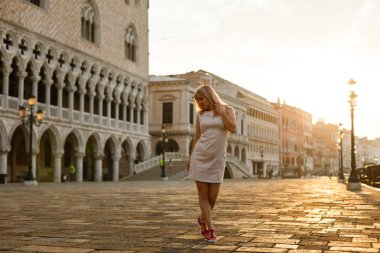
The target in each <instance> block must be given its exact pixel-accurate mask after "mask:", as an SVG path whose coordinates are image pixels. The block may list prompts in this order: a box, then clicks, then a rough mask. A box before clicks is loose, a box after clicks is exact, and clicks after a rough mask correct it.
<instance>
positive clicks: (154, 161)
mask: <svg viewBox="0 0 380 253" xmlns="http://www.w3.org/2000/svg"><path fill="white" fill-rule="evenodd" d="M161 158H162V156H155V157H153V158H151V159H149V160H146V161H143V162H141V163H139V164H136V165H135V167H134V171H135V173H136V174H140V173H141V172H144V171H146V170H149V169H151V168H153V167H154V166H157V165H159V164H160V159H161Z"/></svg>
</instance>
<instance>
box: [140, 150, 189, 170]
mask: <svg viewBox="0 0 380 253" xmlns="http://www.w3.org/2000/svg"><path fill="white" fill-rule="evenodd" d="M161 158H162V155H159V156H155V157H153V158H151V159H149V160H146V161H143V162H141V163H139V164H136V165H135V168H134V170H135V172H136V174H139V173H142V172H144V171H146V170H149V169H151V168H153V167H154V166H157V165H159V164H160V159H161ZM170 159H171V160H172V161H187V160H188V159H189V155H187V154H183V153H177V152H165V161H166V163H167V162H168V161H169V160H170Z"/></svg>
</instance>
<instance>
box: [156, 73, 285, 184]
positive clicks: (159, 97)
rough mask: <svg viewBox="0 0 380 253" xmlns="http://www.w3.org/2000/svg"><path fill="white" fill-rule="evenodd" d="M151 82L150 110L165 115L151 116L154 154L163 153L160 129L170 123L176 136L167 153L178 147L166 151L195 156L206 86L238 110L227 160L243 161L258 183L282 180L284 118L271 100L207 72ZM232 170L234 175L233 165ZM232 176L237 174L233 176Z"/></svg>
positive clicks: (230, 138)
mask: <svg viewBox="0 0 380 253" xmlns="http://www.w3.org/2000/svg"><path fill="white" fill-rule="evenodd" d="M150 80H151V81H150V87H149V90H150V105H152V108H153V107H154V108H157V109H158V111H159V112H160V113H158V114H157V113H153V109H152V108H151V110H150V117H149V118H150V122H149V125H150V133H151V134H152V150H153V149H155V150H159V149H160V147H161V146H162V145H161V144H160V142H162V137H161V136H160V135H161V133H160V129H161V126H162V124H164V122H173V123H170V124H169V125H167V124H164V125H165V126H166V131H167V132H168V136H170V138H169V140H168V144H165V147H167V148H170V147H178V148H172V149H171V150H166V151H169V152H170V151H176V150H178V152H183V153H188V152H189V151H190V150H191V145H192V141H193V138H194V134H195V117H196V112H195V107H194V93H195V91H196V89H197V88H198V87H199V86H200V85H212V87H213V88H214V89H215V90H216V91H217V93H218V94H219V95H220V97H221V98H222V100H223V101H225V102H226V103H228V104H230V105H231V106H233V108H234V109H235V114H236V123H237V131H236V133H234V134H230V135H229V137H228V144H227V158H228V157H230V158H232V157H233V158H234V159H237V160H238V161H239V162H240V164H239V166H241V167H242V168H244V169H245V171H247V172H248V173H249V174H250V175H251V176H252V177H258V176H259V175H260V177H269V174H270V175H277V174H278V171H279V143H280V142H279V125H278V122H279V119H278V112H277V110H275V109H274V108H273V107H272V105H271V104H270V103H269V102H268V101H267V100H266V99H264V98H262V97H260V96H258V95H256V94H254V93H252V92H250V91H248V90H246V89H244V88H242V87H240V86H238V85H236V84H233V83H232V82H230V81H227V80H225V79H223V78H221V77H219V76H217V75H215V74H212V73H209V72H206V71H204V70H199V71H191V72H188V73H184V74H175V75H170V76H160V77H157V76H152V77H151V78H150ZM164 107H166V108H169V112H170V114H167V113H166V114H165V113H164V112H165V111H166V110H165V109H164ZM171 114H173V116H169V119H165V115H166V117H167V116H168V115H171ZM167 120H168V121H167ZM174 126H175V127H174ZM178 129H182V130H181V131H178ZM172 138H173V140H172ZM170 143H172V144H170ZM173 144H174V146H173ZM156 154H157V155H158V154H159V152H156ZM231 166H232V165H231ZM226 167H227V172H228V169H229V162H227V166H226ZM230 171H232V172H230V174H233V170H232V169H231V170H230Z"/></svg>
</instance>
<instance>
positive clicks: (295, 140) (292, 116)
mask: <svg viewBox="0 0 380 253" xmlns="http://www.w3.org/2000/svg"><path fill="white" fill-rule="evenodd" d="M274 106H276V107H277V109H278V110H279V111H280V117H281V140H282V148H281V165H282V167H281V175H282V176H283V177H301V176H307V175H310V174H312V173H313V168H314V159H313V156H314V144H313V137H312V132H311V131H312V116H311V114H310V113H307V112H305V111H303V110H301V109H299V108H296V107H293V106H289V105H287V104H286V103H285V102H284V103H283V104H281V103H280V101H279V100H278V101H277V105H275V104H274Z"/></svg>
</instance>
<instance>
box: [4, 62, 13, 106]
mask: <svg viewBox="0 0 380 253" xmlns="http://www.w3.org/2000/svg"><path fill="white" fill-rule="evenodd" d="M2 72H3V108H8V95H9V75H10V74H11V72H12V68H11V67H3V69H2Z"/></svg>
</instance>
